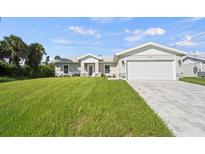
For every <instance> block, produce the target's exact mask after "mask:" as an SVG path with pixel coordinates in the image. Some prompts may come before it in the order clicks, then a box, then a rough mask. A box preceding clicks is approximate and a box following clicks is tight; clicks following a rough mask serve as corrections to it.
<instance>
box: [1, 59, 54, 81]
mask: <svg viewBox="0 0 205 154" xmlns="http://www.w3.org/2000/svg"><path fill="white" fill-rule="evenodd" d="M54 75H55V73H54V68H52V67H49V66H39V71H38V73H37V74H35V76H34V74H33V71H32V69H31V68H30V67H29V66H27V65H24V66H20V67H16V66H15V65H12V64H7V63H5V62H2V61H0V76H9V77H29V78H32V77H51V76H54Z"/></svg>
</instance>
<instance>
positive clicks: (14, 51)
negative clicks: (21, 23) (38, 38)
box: [0, 35, 28, 67]
mask: <svg viewBox="0 0 205 154" xmlns="http://www.w3.org/2000/svg"><path fill="white" fill-rule="evenodd" d="M0 46H1V47H0V50H1V53H2V54H3V56H4V57H5V58H8V59H9V63H10V64H11V63H12V64H14V65H16V66H17V67H18V66H19V64H20V61H21V60H25V59H27V55H28V46H27V44H26V43H25V42H24V41H23V40H22V39H21V38H20V37H18V36H15V35H10V36H8V37H4V40H3V41H1V44H0Z"/></svg>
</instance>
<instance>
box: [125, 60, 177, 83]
mask: <svg viewBox="0 0 205 154" xmlns="http://www.w3.org/2000/svg"><path fill="white" fill-rule="evenodd" d="M174 67H175V65H174V62H173V61H148V60H147V61H127V79H128V80H174V74H175V72H174V71H175V69H174Z"/></svg>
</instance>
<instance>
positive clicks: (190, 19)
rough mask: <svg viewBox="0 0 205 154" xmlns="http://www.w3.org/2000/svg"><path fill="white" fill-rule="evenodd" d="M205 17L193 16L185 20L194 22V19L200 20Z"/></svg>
mask: <svg viewBox="0 0 205 154" xmlns="http://www.w3.org/2000/svg"><path fill="white" fill-rule="evenodd" d="M203 19H205V18H204V17H193V18H189V19H187V20H185V21H188V22H194V21H200V20H203Z"/></svg>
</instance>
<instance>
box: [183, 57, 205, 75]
mask: <svg viewBox="0 0 205 154" xmlns="http://www.w3.org/2000/svg"><path fill="white" fill-rule="evenodd" d="M181 63H182V64H181V67H182V70H183V76H186V77H195V76H197V72H204V71H205V58H200V57H197V56H193V55H187V56H184V57H183V58H182V61H181Z"/></svg>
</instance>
